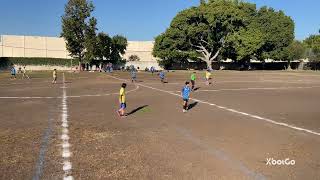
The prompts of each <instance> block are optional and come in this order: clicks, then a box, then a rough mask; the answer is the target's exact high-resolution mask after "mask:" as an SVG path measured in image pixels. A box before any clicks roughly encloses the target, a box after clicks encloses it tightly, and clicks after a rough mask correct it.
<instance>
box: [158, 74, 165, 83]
mask: <svg viewBox="0 0 320 180" xmlns="http://www.w3.org/2000/svg"><path fill="white" fill-rule="evenodd" d="M159 77H160V81H161V83H162V84H163V83H164V78H165V74H164V72H163V71H161V72H160V74H159Z"/></svg>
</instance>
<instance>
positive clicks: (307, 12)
mask: <svg viewBox="0 0 320 180" xmlns="http://www.w3.org/2000/svg"><path fill="white" fill-rule="evenodd" d="M199 1H200V0H93V3H94V5H95V11H94V13H93V15H94V16H95V17H96V18H97V19H98V29H99V31H103V32H105V33H108V34H110V35H112V36H113V35H116V34H120V35H124V36H126V37H127V38H128V40H131V41H134V40H140V41H147V40H154V37H156V36H157V35H159V34H160V33H162V32H164V31H165V30H166V28H168V26H169V24H170V22H171V20H172V19H173V17H174V16H175V15H176V14H177V13H178V12H179V11H181V10H183V9H186V8H189V7H191V6H196V5H198V4H199ZM247 1H249V2H252V3H255V4H257V6H258V7H261V6H268V7H273V8H274V9H276V10H283V11H284V12H285V13H286V14H287V15H289V16H291V17H292V19H293V20H294V21H295V25H296V28H295V36H296V39H298V40H303V39H305V38H306V37H308V36H309V35H311V34H317V33H318V32H319V29H320V19H319V12H318V8H319V7H320V1H319V0H303V1H301V0H247ZM66 2H67V0H1V1H0V11H1V19H0V34H1V35H32V36H59V35H60V32H61V16H62V15H63V13H64V6H65V4H66Z"/></svg>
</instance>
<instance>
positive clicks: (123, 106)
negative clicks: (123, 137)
mask: <svg viewBox="0 0 320 180" xmlns="http://www.w3.org/2000/svg"><path fill="white" fill-rule="evenodd" d="M126 87H127V84H126V83H122V85H121V89H120V94H119V103H120V109H119V110H118V111H117V113H118V115H119V116H120V117H126V115H125V109H126V107H127V104H126Z"/></svg>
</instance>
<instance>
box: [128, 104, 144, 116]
mask: <svg viewBox="0 0 320 180" xmlns="http://www.w3.org/2000/svg"><path fill="white" fill-rule="evenodd" d="M148 106H149V105H144V106H140V107H138V108H136V109H134V110H132V111H131V112H129V113H128V114H127V116H130V115H132V114H134V113H136V112H138V111H140V110H141V109H143V108H146V107H148Z"/></svg>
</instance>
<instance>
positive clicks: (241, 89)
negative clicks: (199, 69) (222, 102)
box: [196, 86, 320, 92]
mask: <svg viewBox="0 0 320 180" xmlns="http://www.w3.org/2000/svg"><path fill="white" fill-rule="evenodd" d="M319 87H320V86H309V87H308V86H307V87H306V86H305V87H294V86H292V87H270V88H238V89H212V90H197V91H196V92H201V91H203V92H219V91H246V90H286V89H312V88H319Z"/></svg>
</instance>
